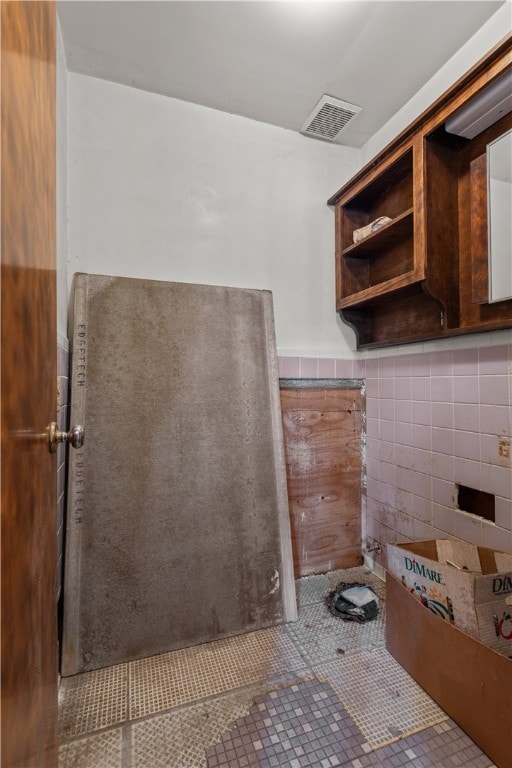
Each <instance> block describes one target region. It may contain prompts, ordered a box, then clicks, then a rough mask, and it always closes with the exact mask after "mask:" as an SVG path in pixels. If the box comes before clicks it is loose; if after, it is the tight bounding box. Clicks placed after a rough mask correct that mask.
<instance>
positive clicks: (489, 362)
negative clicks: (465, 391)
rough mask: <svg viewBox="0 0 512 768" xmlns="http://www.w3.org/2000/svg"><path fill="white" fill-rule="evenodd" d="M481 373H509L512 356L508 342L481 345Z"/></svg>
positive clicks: (479, 355) (479, 360)
mask: <svg viewBox="0 0 512 768" xmlns="http://www.w3.org/2000/svg"><path fill="white" fill-rule="evenodd" d="M478 367H479V372H480V374H493V373H509V372H510V357H509V350H508V347H507V345H506V344H502V345H500V346H497V347H480V348H479V350H478Z"/></svg>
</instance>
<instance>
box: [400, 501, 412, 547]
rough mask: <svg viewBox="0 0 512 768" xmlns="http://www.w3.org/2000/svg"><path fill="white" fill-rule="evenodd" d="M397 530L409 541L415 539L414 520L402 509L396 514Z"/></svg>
mask: <svg viewBox="0 0 512 768" xmlns="http://www.w3.org/2000/svg"><path fill="white" fill-rule="evenodd" d="M396 530H397V532H398V533H399V534H400V536H405V537H407V538H408V539H410V540H412V539H414V519H413V518H412V517H411V515H408V514H407V513H406V512H403V511H402V510H401V509H400V507H399V508H398V510H397V513H396Z"/></svg>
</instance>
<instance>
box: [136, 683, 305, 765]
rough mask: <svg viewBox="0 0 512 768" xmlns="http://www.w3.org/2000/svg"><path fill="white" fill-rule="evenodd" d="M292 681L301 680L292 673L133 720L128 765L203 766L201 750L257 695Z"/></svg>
mask: <svg viewBox="0 0 512 768" xmlns="http://www.w3.org/2000/svg"><path fill="white" fill-rule="evenodd" d="M294 682H302V679H301V678H297V676H296V675H295V674H294V673H292V674H291V675H288V676H286V677H285V678H281V679H275V680H273V681H265V682H263V683H258V684H256V685H252V686H248V687H247V688H242V689H239V690H237V691H233V692H231V693H225V694H222V695H220V696H214V697H212V698H209V699H207V700H203V701H201V702H199V703H196V704H189V705H186V706H183V707H179V708H177V709H175V710H173V711H172V712H168V713H166V714H164V715H155V716H154V717H151V718H149V719H147V720H141V721H139V722H137V723H134V724H133V725H132V755H133V757H132V761H133V762H132V768H206V756H205V750H206V749H207V748H208V747H210V746H211V745H213V744H215V743H216V742H218V741H219V740H220V739H221V737H222V735H223V734H224V733H225V732H226V731H227V730H229V729H230V728H232V727H233V724H234V722H235V721H236V720H237V719H238V718H240V717H242V716H244V715H248V714H249V709H250V707H251V706H252V705H253V704H254V700H255V698H256V697H257V696H260V695H262V694H264V693H267V692H269V691H272V690H274V688H279V687H281V686H289V685H290V684H292V683H294ZM171 756H172V757H171Z"/></svg>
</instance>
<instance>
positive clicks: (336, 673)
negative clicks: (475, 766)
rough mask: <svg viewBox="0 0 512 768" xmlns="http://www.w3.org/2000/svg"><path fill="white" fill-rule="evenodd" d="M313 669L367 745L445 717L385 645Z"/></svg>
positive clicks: (424, 726)
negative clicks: (354, 724)
mask: <svg viewBox="0 0 512 768" xmlns="http://www.w3.org/2000/svg"><path fill="white" fill-rule="evenodd" d="M314 671H315V673H316V674H317V675H318V677H319V678H320V679H321V680H326V681H328V682H329V683H330V684H331V685H332V687H333V688H334V690H335V691H336V693H337V694H338V696H339V697H340V699H341V701H342V703H343V704H344V706H345V707H346V708H347V710H348V712H349V713H350V715H351V716H352V717H353V719H354V720H355V722H356V723H357V725H358V726H359V728H360V729H361V731H362V733H363V734H364V736H365V738H366V741H367V742H368V744H369V745H370V746H371V748H372V749H376V748H377V747H380V746H382V745H383V744H386V743H389V742H391V741H394V740H396V739H397V738H399V737H403V736H406V735H408V734H410V733H413V732H414V731H418V730H420V729H424V728H428V727H430V726H432V725H434V724H435V723H439V722H441V721H442V720H446V719H447V715H446V714H445V713H444V712H443V710H442V709H440V707H438V706H437V704H436V703H435V702H434V701H433V700H432V699H431V698H430V696H428V695H427V694H426V693H425V691H424V690H423V689H422V688H420V686H419V685H418V684H417V683H416V682H415V681H414V680H413V679H412V677H410V676H409V675H408V674H407V672H406V671H405V670H404V669H403V668H402V667H401V666H400V665H399V664H398V663H397V662H396V661H395V660H394V659H393V657H392V656H391V655H390V654H389V653H388V652H387V651H386V649H385V648H378V649H376V650H374V651H363V652H361V653H357V654H353V655H349V656H346V657H344V658H343V659H341V660H340V661H336V662H331V663H330V664H324V665H322V666H319V667H316V668H315V669H314Z"/></svg>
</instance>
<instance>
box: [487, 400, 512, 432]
mask: <svg viewBox="0 0 512 768" xmlns="http://www.w3.org/2000/svg"><path fill="white" fill-rule="evenodd" d="M510 416H511V414H510V408H508V406H505V405H481V406H480V424H481V431H482V432H483V433H485V434H491V435H506V436H509V435H510Z"/></svg>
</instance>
